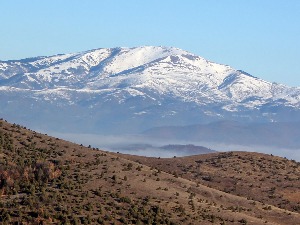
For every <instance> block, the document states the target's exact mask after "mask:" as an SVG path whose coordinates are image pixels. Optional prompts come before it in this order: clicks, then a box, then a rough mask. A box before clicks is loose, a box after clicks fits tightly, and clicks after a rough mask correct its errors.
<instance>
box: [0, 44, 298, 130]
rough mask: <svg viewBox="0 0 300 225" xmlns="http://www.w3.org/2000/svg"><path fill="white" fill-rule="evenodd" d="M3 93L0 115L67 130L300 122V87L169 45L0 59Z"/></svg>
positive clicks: (44, 126)
mask: <svg viewBox="0 0 300 225" xmlns="http://www.w3.org/2000/svg"><path fill="white" fill-rule="evenodd" d="M0 99H1V102H0V116H1V117H4V118H7V119H9V120H12V121H16V122H18V123H22V124H25V125H30V126H31V127H33V128H36V127H37V128H39V129H46V130H51V129H52V130H56V131H65V132H106V133H107V132H108V133H118V132H122V133H124V132H125V133H130V132H139V131H142V130H145V129H148V128H151V127H155V126H165V125H187V124H196V123H204V122H210V121H217V120H236V121H246V122H247V121H256V122H259V121H299V120H300V88H292V87H287V86H285V85H282V84H277V83H271V82H267V81H264V80H262V79H259V78H257V77H254V76H251V75H249V74H247V73H246V72H243V71H240V70H236V69H234V68H232V67H230V66H227V65H222V64H218V63H214V62H210V61H208V60H206V59H204V58H202V57H200V56H197V55H194V54H192V53H189V52H187V51H184V50H181V49H177V48H172V47H152V46H146V47H136V48H110V49H95V50H90V51H85V52H80V53H73V54H60V55H55V56H50V57H36V58H29V59H23V60H11V61H0Z"/></svg>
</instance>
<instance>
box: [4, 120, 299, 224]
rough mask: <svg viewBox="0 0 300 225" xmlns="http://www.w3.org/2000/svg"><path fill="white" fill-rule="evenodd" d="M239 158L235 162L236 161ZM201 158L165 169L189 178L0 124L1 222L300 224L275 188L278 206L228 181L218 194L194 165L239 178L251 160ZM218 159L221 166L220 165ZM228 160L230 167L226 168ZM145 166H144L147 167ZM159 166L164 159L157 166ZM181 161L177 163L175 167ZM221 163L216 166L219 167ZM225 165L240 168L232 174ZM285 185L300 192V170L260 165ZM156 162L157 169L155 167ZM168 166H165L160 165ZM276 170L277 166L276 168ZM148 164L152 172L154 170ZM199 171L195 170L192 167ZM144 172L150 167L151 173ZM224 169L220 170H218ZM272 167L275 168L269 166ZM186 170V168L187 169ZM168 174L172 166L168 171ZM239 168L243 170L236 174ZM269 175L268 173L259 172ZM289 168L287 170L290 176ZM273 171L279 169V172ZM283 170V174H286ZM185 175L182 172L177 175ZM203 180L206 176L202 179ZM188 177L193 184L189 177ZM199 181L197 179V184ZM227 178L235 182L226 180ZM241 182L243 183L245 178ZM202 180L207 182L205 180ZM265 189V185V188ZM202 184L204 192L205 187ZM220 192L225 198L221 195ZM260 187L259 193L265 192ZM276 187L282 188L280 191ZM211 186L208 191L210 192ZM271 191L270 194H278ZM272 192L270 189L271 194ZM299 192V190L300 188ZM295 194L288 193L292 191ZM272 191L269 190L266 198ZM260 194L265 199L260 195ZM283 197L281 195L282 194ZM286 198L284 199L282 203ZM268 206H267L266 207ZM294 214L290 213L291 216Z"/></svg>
mask: <svg viewBox="0 0 300 225" xmlns="http://www.w3.org/2000/svg"><path fill="white" fill-rule="evenodd" d="M238 155H240V156H241V158H240V159H239V160H237V159H238V158H236V156H238ZM204 157H205V158H201V156H200V158H201V159H202V160H204V159H207V160H205V162H204V163H203V164H202V162H200V161H199V159H200V158H199V157H194V158H193V157H189V158H176V159H174V161H172V159H171V160H170V161H169V162H168V163H170V164H172V168H182V169H184V171H185V173H182V174H181V172H180V173H178V174H176V173H173V172H177V170H175V171H172V173H169V172H168V171H166V172H164V170H163V169H165V168H166V167H164V168H162V169H160V168H159V167H160V166H161V165H160V164H159V163H156V162H155V160H151V159H149V158H142V157H140V158H139V160H141V161H139V162H136V161H133V160H136V158H135V159H128V156H126V155H122V154H113V153H109V152H105V151H101V150H98V149H95V148H92V147H91V146H89V147H84V146H80V145H76V144H73V143H70V142H67V141H64V140H61V139H58V138H54V137H50V136H47V135H44V134H40V133H37V132H35V131H31V130H28V129H26V128H24V127H22V126H20V125H16V124H9V123H7V122H6V121H3V120H1V121H0V222H1V223H3V224H212V223H215V224H216V223H218V224H266V223H268V224H291V225H293V224H295V225H296V224H298V223H299V220H300V215H299V213H298V210H299V208H297V207H296V208H294V204H295V202H294V201H291V202H285V203H284V204H281V205H278V206H279V207H282V208H278V207H277V206H275V205H277V204H275V203H276V200H277V196H276V193H277V188H278V190H279V192H280V190H281V186H280V185H279V184H278V182H274V183H273V184H272V185H273V186H274V187H275V189H274V190H273V189H272V190H271V191H273V193H275V195H274V196H275V199H274V201H275V202H274V205H272V204H269V203H267V202H264V203H262V202H260V201H256V200H255V199H251V198H245V197H243V196H237V195H234V194H231V193H230V192H232V190H229V189H226V187H227V186H226V185H227V184H228V182H231V181H230V180H228V181H227V180H226V178H222V181H226V182H225V183H223V182H220V183H219V186H218V188H217V189H221V190H217V189H215V188H214V187H213V186H215V184H216V183H218V182H217V181H218V179H221V178H220V177H217V176H213V175H212V174H202V172H201V171H199V177H204V175H206V176H207V177H208V176H212V177H213V178H212V179H211V180H212V181H213V182H212V184H210V183H209V181H210V180H209V179H206V180H207V182H208V183H205V182H204V183H203V182H201V181H200V180H199V179H198V178H197V176H194V175H196V173H197V171H195V170H196V168H195V165H198V164H199V163H200V166H201V169H202V168H203V169H204V170H203V172H204V171H206V170H205V168H207V167H209V166H210V165H212V166H213V167H214V171H215V174H218V171H219V172H221V174H224V173H223V172H222V171H224V169H228V170H233V171H236V172H237V171H238V170H242V168H243V166H244V165H245V164H247V163H251V162H253V160H252V157H256V155H255V154H254V153H247V154H240V153H237V154H232V153H215V154H209V155H206V156H204ZM218 159H220V162H219V161H218ZM223 159H224V160H225V161H223ZM143 160H145V161H146V163H145V164H144V163H143V162H142V161H143ZM157 160H159V159H157ZM175 160H176V161H175ZM215 160H217V162H215ZM226 160H229V161H232V162H231V163H233V164H234V165H235V166H234V167H233V168H228V167H230V165H231V164H227V162H226ZM270 160H271V161H272V162H273V163H271V164H272V165H273V166H278V168H276V169H277V170H278V172H280V173H283V174H278V176H279V177H278V179H282V178H283V177H281V176H288V177H287V178H288V180H287V181H283V182H288V183H285V184H296V183H295V182H298V181H297V179H296V178H297V177H298V175H299V165H298V164H296V163H295V162H292V161H289V160H282V159H280V158H278V157H271V156H268V157H264V158H263V157H260V161H259V162H257V169H258V170H259V169H261V170H264V171H265V172H266V173H267V171H269V167H268V165H269V161H270ZM151 162H152V163H153V164H151ZM162 162H164V161H162ZM274 162H278V163H274ZM149 163H150V164H149ZM195 163H196V164H195ZM146 164H147V165H146ZM217 164H218V165H220V167H215V165H217ZM271 164H270V165H271ZM183 165H186V166H187V167H184V168H183ZM165 166H170V165H168V164H166V165H165ZM239 166H240V168H238V167H239ZM262 168H264V169H262ZM289 168H290V169H289ZM274 169H275V168H274ZM285 169H287V170H286V173H285V172H284V171H285ZM179 171H183V170H181V169H180V170H179ZM249 172H251V173H252V174H251V178H249V180H247V177H248V176H242V175H243V173H241V174H240V175H239V176H237V177H235V175H234V174H232V175H233V176H234V178H232V179H235V178H236V179H240V177H243V179H245V180H243V182H245V181H246V182H245V183H244V184H245V185H248V183H247V182H252V181H253V180H255V177H256V179H262V178H263V179H265V182H266V184H267V186H268V185H269V182H267V181H269V180H270V181H273V178H272V177H271V178H270V177H265V173H263V174H262V175H263V177H260V174H259V173H258V174H257V173H256V172H255V171H253V172H252V171H249ZM205 173H206V172H205ZM187 174H192V176H190V177H187ZM193 176H194V177H193ZM227 176H231V175H230V174H227ZM241 179H242V178H241ZM204 180H205V179H204ZM261 182H263V181H261ZM202 183H203V184H202ZM222 185H224V187H223V188H224V189H226V190H225V191H226V192H227V193H226V192H223V190H222ZM257 185H259V184H258V183H255V186H254V190H258V191H260V190H261V189H259V188H258V187H256V186H257ZM277 185H278V186H277ZM209 186H211V187H209ZM273 186H272V187H273ZM268 187H269V186H268ZM297 187H298V186H297ZM290 188H292V190H294V191H293V192H291V193H289V192H287V194H288V195H287V197H290V199H295V197H297V196H298V195H297V191H298V189H299V188H298V189H297V188H296V186H293V187H290ZM288 190H290V189H286V191H288ZM267 191H268V190H267ZM261 193H263V191H261ZM280 193H281V192H280ZM285 197H286V196H285ZM264 201H265V200H264ZM289 209H291V210H289Z"/></svg>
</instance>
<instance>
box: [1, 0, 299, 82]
mask: <svg viewBox="0 0 300 225" xmlns="http://www.w3.org/2000/svg"><path fill="white" fill-rule="evenodd" d="M0 21H1V35H0V43H1V44H0V60H8V59H21V58H26V57H33V56H40V55H53V54H58V53H69V52H78V51H84V50H89V49H94V48H106V47H119V46H123V47H134V46H141V45H162V46H174V47H178V48H182V49H184V50H187V51H190V52H192V53H195V54H197V55H200V56H202V57H204V58H206V59H209V60H211V61H214V62H218V63H222V64H228V65H231V66H233V67H234V68H236V69H241V70H244V71H246V72H248V73H250V74H252V75H254V76H257V77H260V78H263V79H265V80H268V81H272V82H278V83H284V84H287V85H290V86H300V1H299V0H288V1H284V0H251V1H250V0H248V1H247V0H224V1H222V0H205V1H204V0H185V1H182V0H126V1H125V0H124V1H123V0H118V1H117V0H86V1H82V0H51V1H50V0H30V1H24V0H10V1H6V0H2V1H1V0H0Z"/></svg>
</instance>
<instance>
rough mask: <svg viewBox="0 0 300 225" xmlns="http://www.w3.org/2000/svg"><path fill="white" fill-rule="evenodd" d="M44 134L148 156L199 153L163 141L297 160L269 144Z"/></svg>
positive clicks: (296, 154)
mask: <svg viewBox="0 0 300 225" xmlns="http://www.w3.org/2000/svg"><path fill="white" fill-rule="evenodd" d="M48 134H50V135H52V136H55V137H58V138H61V139H65V140H68V141H71V142H74V143H77V144H83V145H85V146H88V145H91V147H94V148H99V149H102V150H107V151H112V152H121V153H124V154H132V155H140V156H148V157H162V158H171V157H174V156H178V157H180V156H188V155H195V154H201V153H197V152H189V151H178V150H167V149H161V148H160V147H161V146H165V145H170V144H172V145H195V146H203V147H206V148H208V149H211V150H215V151H220V152H223V151H249V152H260V153H266V154H273V155H276V156H281V157H286V158H288V159H292V160H296V161H298V162H300V149H289V148H282V147H273V146H272V147H269V146H255V145H252V146H243V145H234V144H233V145H230V144H223V143H211V142H195V141H193V142H191V141H178V140H162V139H153V138H146V137H145V136H142V135H123V136H119V135H118V136H115V135H97V134H77V133H76V134H74V133H56V132H50V133H49V132H48Z"/></svg>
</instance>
